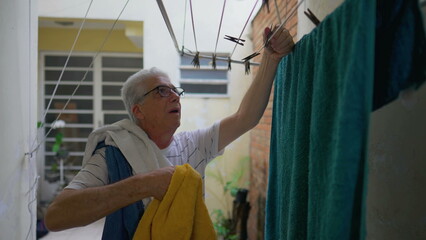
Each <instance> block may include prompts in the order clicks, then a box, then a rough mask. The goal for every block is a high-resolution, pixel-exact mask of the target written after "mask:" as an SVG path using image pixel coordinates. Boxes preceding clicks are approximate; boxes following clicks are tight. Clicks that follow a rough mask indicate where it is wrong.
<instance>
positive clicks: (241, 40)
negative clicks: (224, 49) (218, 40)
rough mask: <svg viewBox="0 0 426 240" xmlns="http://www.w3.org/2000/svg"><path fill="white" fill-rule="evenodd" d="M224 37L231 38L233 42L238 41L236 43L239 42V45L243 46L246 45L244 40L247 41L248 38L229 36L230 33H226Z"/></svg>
mask: <svg viewBox="0 0 426 240" xmlns="http://www.w3.org/2000/svg"><path fill="white" fill-rule="evenodd" d="M224 39H226V40H229V41H231V42H234V43H236V44H239V45H241V46H244V43H243V42H245V41H246V40H244V39H241V38H236V37H232V36H229V35H225V37H224Z"/></svg>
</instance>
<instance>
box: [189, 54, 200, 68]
mask: <svg viewBox="0 0 426 240" xmlns="http://www.w3.org/2000/svg"><path fill="white" fill-rule="evenodd" d="M191 63H192V65H194V67H196V68H200V52H197V53H195V56H194V59H192V62H191Z"/></svg>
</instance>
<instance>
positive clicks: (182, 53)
mask: <svg viewBox="0 0 426 240" xmlns="http://www.w3.org/2000/svg"><path fill="white" fill-rule="evenodd" d="M184 50H185V47H184V46H183V45H182V50H181V51H180V56H182V57H183V55H185V52H184Z"/></svg>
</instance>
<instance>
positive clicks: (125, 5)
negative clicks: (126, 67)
mask: <svg viewBox="0 0 426 240" xmlns="http://www.w3.org/2000/svg"><path fill="white" fill-rule="evenodd" d="M129 1H130V0H127V1H126V3H125V4H124V6H123V8H122V9H121V11H120V13H119V15H118V17H117V18H116V19H115V21H114V23H113V24H112V26H111V28H110V30H109V31H108V33H107V35H106V36H105V38H104V39H103V42H102V43H101V45H100V47H99V49H98V50H97V51H96V53H95V55H94V57H93V59H92V62H91V63H90V65H89V67H88V69H87V70H86V72H85V73H84V76H83V77H82V79H81V80H80V81H79V83H78V84H77V86H76V87H75V89H74V91H73V93H72V94H71V96H70V97H69V98H68V100H67V102H66V103H65V105H64V107H63V108H62V110H61V111H60V112H59V114H58V116H57V117H56V119H55V121H53V122H56V121H58V120H59V118H60V117H61V115H62V113H63V112H65V109H66V107H67V106H68V104H69V102H70V101H71V99H72V98H73V97H74V95H75V93H76V92H77V90H78V88H79V87H80V85H81V83H82V82H83V81H84V80H85V79H86V77H87V74H88V73H89V70H90V69H91V68H92V67H93V64H94V62H95V60H96V58H97V57H98V55H99V53H100V52H101V51H102V49H103V48H104V46H105V44H106V42H107V40H108V39H109V37H110V36H111V33H112V31H113V30H114V28H115V25H116V24H117V22H118V20H119V19H120V17H121V15H122V14H123V12H124V10H125V9H126V7H127V4H128V3H129ZM53 97H54V96H53V95H52V96H51V99H53ZM46 112H47V110H46ZM43 122H44V119H43ZM52 130H53V127H52V126H50V128H49V131H48V132H47V133H46V134H45V135H44V138H43V139H42V140H41V141H40V142H39V144H38V145H37V147H35V148H34V149H33V150H31V152H30V153H29V154H32V153H34V152H35V151H37V150H38V148H39V147H40V146H41V144H43V143H44V142H45V141H46V139H47V136H49V134H50V132H51V131H52Z"/></svg>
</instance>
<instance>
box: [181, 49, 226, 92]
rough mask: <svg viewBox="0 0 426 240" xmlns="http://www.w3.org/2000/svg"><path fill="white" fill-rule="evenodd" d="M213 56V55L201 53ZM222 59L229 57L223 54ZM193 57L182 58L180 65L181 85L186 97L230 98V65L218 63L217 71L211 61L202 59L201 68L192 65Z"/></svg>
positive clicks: (222, 62)
mask: <svg viewBox="0 0 426 240" xmlns="http://www.w3.org/2000/svg"><path fill="white" fill-rule="evenodd" d="M200 55H206V56H211V55H212V53H200ZM218 56H220V57H227V56H228V55H225V54H221V55H219V54H218ZM192 60H193V57H191V56H182V57H181V64H180V79H181V80H180V85H181V87H182V88H183V89H185V95H186V96H195V97H226V96H228V63H227V62H226V61H216V69H213V67H212V66H211V61H212V60H211V59H206V58H200V68H195V67H194V66H193V65H192V63H191V62H192Z"/></svg>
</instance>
